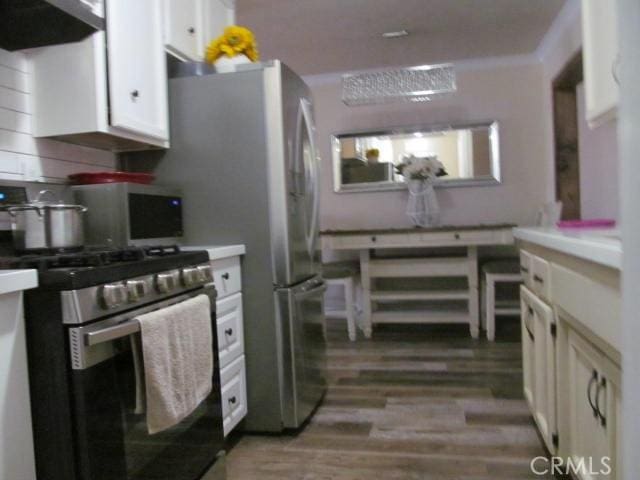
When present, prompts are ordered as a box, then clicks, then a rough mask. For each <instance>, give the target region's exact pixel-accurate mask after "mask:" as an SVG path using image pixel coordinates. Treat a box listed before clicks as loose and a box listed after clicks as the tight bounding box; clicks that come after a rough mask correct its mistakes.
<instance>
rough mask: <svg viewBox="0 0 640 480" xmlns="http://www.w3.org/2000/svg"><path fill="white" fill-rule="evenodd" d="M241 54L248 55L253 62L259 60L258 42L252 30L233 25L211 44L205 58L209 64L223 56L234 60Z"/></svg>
mask: <svg viewBox="0 0 640 480" xmlns="http://www.w3.org/2000/svg"><path fill="white" fill-rule="evenodd" d="M240 54H244V55H246V56H247V58H249V60H251V61H252V62H255V61H257V60H258V58H259V55H258V48H257V45H256V40H255V37H254V35H253V33H252V32H251V30H249V29H248V28H245V27H240V26H237V25H232V26H230V27H227V28H225V29H224V33H223V35H222V36H220V37H218V38H216V39H215V40H213V41H212V42H211V43H209V45H208V46H207V52H206V56H205V58H206V60H207V62H209V63H213V62H215V61H216V60H218V59H219V58H220V57H221V56H222V55H226V56H227V57H229V58H232V57H235V56H236V55H240Z"/></svg>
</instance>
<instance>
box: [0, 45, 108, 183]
mask: <svg viewBox="0 0 640 480" xmlns="http://www.w3.org/2000/svg"><path fill="white" fill-rule="evenodd" d="M30 80H31V73H30V65H29V58H28V54H25V53H22V52H7V51H6V50H2V49H0V181H2V180H18V181H21V180H23V181H32V182H49V183H64V182H66V177H67V175H69V174H71V173H76V172H87V171H88V172H96V171H105V170H115V169H116V162H117V159H116V155H114V154H113V153H111V152H107V151H102V150H96V149H92V148H87V147H81V146H78V145H72V144H69V143H64V142H59V141H55V140H49V139H36V138H33V136H32V135H31V131H32V130H31V119H32V114H33V111H34V107H35V106H34V105H32V102H31V96H30V95H29V91H30Z"/></svg>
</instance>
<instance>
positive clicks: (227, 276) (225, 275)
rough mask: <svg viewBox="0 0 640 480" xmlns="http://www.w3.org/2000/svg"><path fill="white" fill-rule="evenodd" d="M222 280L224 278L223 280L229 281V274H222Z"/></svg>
mask: <svg viewBox="0 0 640 480" xmlns="http://www.w3.org/2000/svg"><path fill="white" fill-rule="evenodd" d="M222 278H224V279H225V280H229V272H224V273H223V274H222Z"/></svg>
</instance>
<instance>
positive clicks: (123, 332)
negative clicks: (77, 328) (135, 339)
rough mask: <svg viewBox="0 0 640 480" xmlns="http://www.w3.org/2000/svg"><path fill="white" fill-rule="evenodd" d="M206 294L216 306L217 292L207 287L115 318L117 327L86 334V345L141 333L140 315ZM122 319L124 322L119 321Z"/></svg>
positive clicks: (113, 320)
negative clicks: (138, 318)
mask: <svg viewBox="0 0 640 480" xmlns="http://www.w3.org/2000/svg"><path fill="white" fill-rule="evenodd" d="M202 294H205V295H207V296H208V297H209V299H210V300H211V304H212V305H215V301H216V290H215V288H212V287H205V288H204V289H202V290H196V291H194V292H190V293H188V294H186V295H180V296H179V297H175V298H170V299H168V300H165V301H164V302H159V303H154V304H152V305H149V306H148V307H145V308H140V309H137V310H135V311H134V312H127V313H126V314H124V315H119V316H118V317H114V318H113V319H110V320H111V321H112V322H115V325H111V326H108V327H104V328H101V329H99V330H95V331H89V332H86V333H85V334H84V344H85V345H87V346H89V347H91V346H93V345H98V344H99V343H104V342H110V341H111V340H116V339H118V338H122V337H127V336H129V335H132V334H134V333H136V332H139V331H140V323H139V322H138V321H137V320H136V319H135V317H137V316H138V315H142V314H145V313H149V312H152V311H154V310H160V309H161V308H166V307H169V306H171V305H175V304H177V303H180V302H183V301H185V300H188V299H190V298H193V297H195V296H197V295H202ZM120 317H124V318H122V320H120V321H118V319H119V318H120Z"/></svg>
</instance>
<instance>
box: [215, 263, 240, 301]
mask: <svg viewBox="0 0 640 480" xmlns="http://www.w3.org/2000/svg"><path fill="white" fill-rule="evenodd" d="M211 268H212V269H213V283H214V284H215V286H216V290H217V291H218V298H223V297H226V296H228V295H233V294H234V293H238V292H239V291H240V290H242V278H241V273H240V257H230V258H221V259H220V260H213V261H212V262H211Z"/></svg>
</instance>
